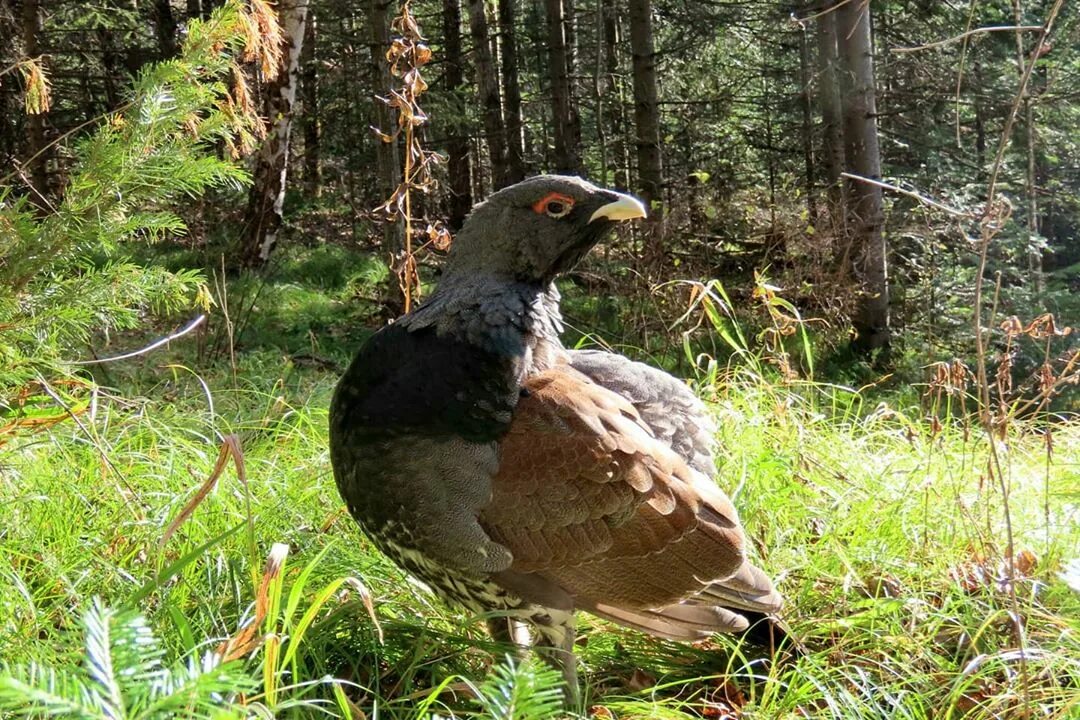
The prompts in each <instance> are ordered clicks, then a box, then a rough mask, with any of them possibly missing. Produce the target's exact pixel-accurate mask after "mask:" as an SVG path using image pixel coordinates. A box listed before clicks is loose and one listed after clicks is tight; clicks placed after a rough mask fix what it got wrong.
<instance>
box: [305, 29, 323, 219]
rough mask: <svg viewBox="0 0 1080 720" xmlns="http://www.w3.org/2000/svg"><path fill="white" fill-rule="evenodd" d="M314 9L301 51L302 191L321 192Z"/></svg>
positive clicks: (315, 196)
mask: <svg viewBox="0 0 1080 720" xmlns="http://www.w3.org/2000/svg"><path fill="white" fill-rule="evenodd" d="M316 33H317V28H316V23H315V13H314V11H312V10H308V17H307V23H306V25H305V26H304V49H303V52H302V53H301V54H300V90H301V91H302V92H303V103H304V108H303V122H304V194H305V195H307V196H308V197H309V198H317V197H319V195H321V194H322V119H321V118H320V117H319V65H318V62H319V59H318V58H319V54H318V52H317V50H316V43H317V35H316Z"/></svg>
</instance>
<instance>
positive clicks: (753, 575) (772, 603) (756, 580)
mask: <svg viewBox="0 0 1080 720" xmlns="http://www.w3.org/2000/svg"><path fill="white" fill-rule="evenodd" d="M693 602H696V603H698V604H705V603H708V604H710V605H712V604H717V605H723V606H724V607H729V608H734V609H736V610H748V611H751V612H758V613H764V614H768V613H775V612H778V611H779V610H780V608H781V607H782V606H783V604H784V600H783V598H782V597H781V596H780V593H778V592H777V591H776V589H775V588H773V584H772V581H771V580H769V578H768V576H767V575H765V573H764V572H762V571H761V570H760V569H758V568H757V567H754V566H753V565H751V564H750V563H743V565H742V567H740V568H739V570H738V571H737V572H736V573H735V574H734V575H732V576H730V577H727V578H724V579H723V580H717V581H715V582H712V583H710V584H708V585H707V586H705V589H704V590H702V591H701V593H700V594H698V595H697V596H696V597H695V598H694V599H693Z"/></svg>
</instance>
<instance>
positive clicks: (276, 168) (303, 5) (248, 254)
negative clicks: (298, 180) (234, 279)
mask: <svg viewBox="0 0 1080 720" xmlns="http://www.w3.org/2000/svg"><path fill="white" fill-rule="evenodd" d="M307 8H308V3H307V0H281V2H279V3H278V6H277V11H278V19H279V22H280V23H281V29H282V35H283V37H282V42H283V43H284V44H285V47H284V48H282V53H281V65H280V66H279V67H278V75H277V77H276V78H275V79H274V80H272V81H271V82H269V83H267V84H266V110H265V111H266V116H267V117H268V118H269V119H270V123H271V124H270V130H269V132H268V133H267V136H266V139H265V141H263V144H262V147H261V148H260V149H259V152H258V153H257V154H256V158H255V171H254V173H253V182H252V185H251V194H250V195H249V198H248V209H247V216H246V218H245V222H244V228H245V230H244V242H243V253H244V258H243V259H244V262H245V264H246V265H248V266H249V267H253V266H259V265H264V264H265V263H266V261H267V260H269V259H270V254H271V253H272V252H273V251H274V248H275V246H276V245H277V242H278V235H279V234H280V232H281V226H282V206H283V205H284V203H285V182H286V176H287V173H288V169H289V137H290V135H291V134H292V124H293V106H294V105H295V103H296V87H297V84H298V81H299V77H300V72H299V70H300V53H301V51H302V50H303V45H304V25H305V21H306V19H307Z"/></svg>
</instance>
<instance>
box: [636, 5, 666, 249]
mask: <svg viewBox="0 0 1080 720" xmlns="http://www.w3.org/2000/svg"><path fill="white" fill-rule="evenodd" d="M630 50H631V54H632V55H633V64H634V126H635V133H634V134H635V137H634V142H635V145H636V147H637V163H638V185H639V187H640V189H641V196H642V199H643V200H644V201H645V206H646V207H647V208H649V218H650V219H649V221H648V222H649V233H648V235H649V237H648V240H649V249H650V251H651V252H650V255H651V256H652V257H651V259H652V260H658V259H659V254H660V252H661V251H662V247H663V245H662V243H663V238H662V235H661V232H662V231H661V228H662V226H663V208H662V206H661V189H662V185H663V162H662V159H661V154H660V112H659V107H658V104H657V91H656V54H655V52H654V50H653V34H652V4H651V2H650V0H630Z"/></svg>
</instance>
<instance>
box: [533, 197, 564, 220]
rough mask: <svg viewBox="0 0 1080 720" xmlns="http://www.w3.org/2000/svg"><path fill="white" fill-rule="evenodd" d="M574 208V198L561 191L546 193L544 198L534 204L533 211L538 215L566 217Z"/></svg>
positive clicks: (556, 217)
mask: <svg viewBox="0 0 1080 720" xmlns="http://www.w3.org/2000/svg"><path fill="white" fill-rule="evenodd" d="M573 209H574V198H572V197H568V196H566V195H563V194H561V193H551V194H549V195H545V196H544V198H543V199H542V200H540V201H539V202H537V203H535V204H534V205H533V211H534V212H535V213H536V214H537V215H547V216H548V217H550V218H555V219H558V218H561V217H566V215H568V214H569V213H570V211H571V210H573Z"/></svg>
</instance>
